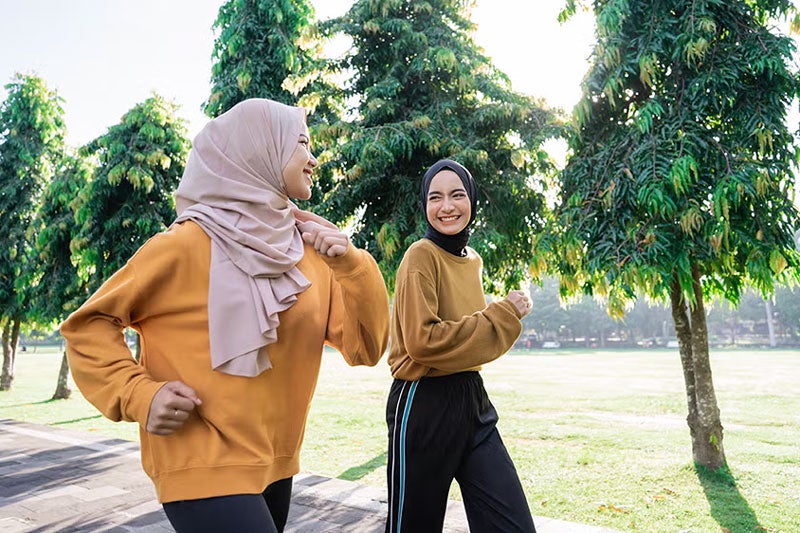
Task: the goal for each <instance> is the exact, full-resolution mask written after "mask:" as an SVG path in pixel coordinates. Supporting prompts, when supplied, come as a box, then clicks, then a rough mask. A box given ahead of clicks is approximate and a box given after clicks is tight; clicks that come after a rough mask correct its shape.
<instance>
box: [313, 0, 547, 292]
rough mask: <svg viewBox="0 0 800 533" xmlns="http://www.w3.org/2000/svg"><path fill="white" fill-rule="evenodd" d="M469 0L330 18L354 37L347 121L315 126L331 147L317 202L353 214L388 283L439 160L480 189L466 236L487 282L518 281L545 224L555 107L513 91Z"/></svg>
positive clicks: (403, 4)
mask: <svg viewBox="0 0 800 533" xmlns="http://www.w3.org/2000/svg"><path fill="white" fill-rule="evenodd" d="M474 3H475V2H474V1H463V0H432V1H421V0H418V1H400V0H359V1H357V2H355V3H354V4H353V6H352V7H351V8H350V10H349V11H348V13H347V14H345V15H344V16H343V17H341V18H339V19H335V20H334V21H331V22H330V28H326V29H330V31H332V32H334V33H336V32H339V33H343V34H345V35H347V36H349V37H350V38H352V41H353V47H352V49H351V51H350V52H349V53H348V54H347V56H346V57H345V58H344V60H343V63H342V65H343V67H345V68H346V69H348V70H347V73H348V75H349V76H350V78H349V79H350V82H349V84H348V86H347V87H346V95H347V96H349V97H350V99H351V100H350V101H354V102H356V103H355V108H354V109H351V110H350V116H353V117H354V118H353V120H351V121H349V122H345V121H341V122H338V123H335V124H332V125H330V126H324V125H323V126H320V127H319V128H318V129H317V130H316V133H317V137H318V138H321V139H322V142H323V143H324V144H325V145H326V146H335V147H336V148H335V151H334V153H332V154H331V157H332V160H331V166H332V167H333V168H334V173H335V179H334V181H333V183H332V186H331V188H330V190H328V191H324V194H323V198H322V203H321V208H322V209H323V210H324V211H325V214H326V215H328V216H329V217H330V218H331V219H333V220H335V221H337V222H343V223H352V224H353V225H354V227H355V228H356V231H355V234H354V236H353V239H354V241H355V242H356V243H357V244H358V245H359V246H363V247H365V248H367V249H369V250H370V251H371V252H372V254H373V255H374V256H375V257H376V259H377V260H378V263H379V265H380V267H381V269H382V271H383V273H384V276H385V277H386V278H387V280H388V284H389V286H390V288H391V287H392V286H393V279H394V272H395V270H396V268H397V266H398V264H399V262H400V259H401V258H402V255H403V251H404V250H405V249H406V248H407V247H408V246H409V245H410V244H411V242H412V241H413V240H415V239H416V238H418V237H419V236H420V235H421V234H422V233H423V231H422V230H423V228H424V223H423V220H422V219H423V217H421V216H420V213H419V184H420V180H421V178H422V175H423V174H424V172H425V170H426V169H427V167H429V166H430V165H431V164H433V163H434V162H436V161H437V160H439V159H442V158H452V159H455V160H457V161H459V162H460V163H462V164H464V165H465V166H466V167H467V168H469V169H470V170H471V172H472V173H473V175H474V176H475V177H476V180H477V183H478V187H479V189H480V198H479V208H480V209H481V211H482V213H481V214H480V215H479V218H478V220H477V223H476V225H475V226H474V231H473V234H474V236H473V239H472V240H471V245H472V246H474V247H475V248H476V249H477V250H478V251H479V253H481V255H482V256H483V259H484V264H485V271H486V272H490V273H491V274H492V276H493V279H494V280H499V281H498V282H497V285H495V284H494V283H493V282H492V280H490V279H488V278H485V280H484V281H485V282H486V285H487V289H488V290H489V291H491V292H496V291H497V290H498V289H500V288H506V289H507V288H509V287H517V286H520V285H521V284H522V282H523V280H524V279H526V278H527V277H528V276H527V263H528V259H529V257H530V254H531V252H530V250H531V244H532V239H531V235H532V232H535V231H537V230H538V229H539V228H541V227H542V225H543V221H544V216H545V215H544V202H543V195H542V192H543V190H544V189H545V188H546V184H545V182H544V181H543V179H542V175H543V174H544V173H546V172H548V171H550V170H552V166H551V162H550V159H549V157H548V156H547V154H546V153H545V152H544V150H542V148H541V145H542V142H543V141H544V140H545V139H547V138H549V137H551V136H554V135H555V134H556V128H555V127H554V114H553V112H552V111H550V110H548V109H545V107H544V106H543V105H542V104H541V103H539V102H537V101H536V100H534V99H533V98H531V97H527V96H523V95H520V94H517V93H515V92H513V91H512V90H511V87H510V82H509V80H508V78H507V76H505V75H504V74H503V73H501V72H499V71H498V70H497V69H496V68H495V67H493V66H492V64H491V62H490V60H489V59H488V58H487V57H486V56H484V55H483V54H482V51H481V50H480V49H479V48H478V47H477V45H476V44H475V43H474V41H473V40H472V37H471V34H470V33H471V32H472V30H473V28H474V25H473V24H472V23H471V22H470V20H469V14H470V12H471V9H472V7H473V5H474Z"/></svg>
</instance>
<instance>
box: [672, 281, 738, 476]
mask: <svg viewBox="0 0 800 533" xmlns="http://www.w3.org/2000/svg"><path fill="white" fill-rule="evenodd" d="M692 288H693V291H694V297H695V302H694V305H693V306H691V309H690V310H687V306H686V300H685V299H684V296H683V292H682V291H681V289H680V285H679V284H678V280H677V277H675V278H673V282H672V287H671V293H672V294H671V300H672V318H673V320H674V322H675V333H676V335H677V337H678V349H679V352H680V356H681V364H682V366H683V377H684V383H685V385H686V401H687V405H688V415H687V417H686V422H687V424H688V425H689V434H690V435H691V439H692V456H693V458H694V462H695V464H697V465H700V466H703V467H705V468H707V469H709V470H712V471H716V470H719V469H720V468H722V467H724V466H726V460H725V451H724V448H723V446H722V423H721V421H720V413H719V407H718V405H717V397H716V393H715V392H714V382H713V377H712V373H711V362H710V360H709V355H708V325H707V323H706V314H705V307H704V305H703V292H702V287H701V285H700V271H699V269H698V268H697V267H696V266H693V267H692Z"/></svg>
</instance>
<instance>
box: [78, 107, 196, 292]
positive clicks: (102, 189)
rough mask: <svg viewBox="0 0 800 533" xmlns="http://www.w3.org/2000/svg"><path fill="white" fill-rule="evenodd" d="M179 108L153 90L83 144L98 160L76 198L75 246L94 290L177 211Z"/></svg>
mask: <svg viewBox="0 0 800 533" xmlns="http://www.w3.org/2000/svg"><path fill="white" fill-rule="evenodd" d="M176 111H177V109H176V105H175V104H174V103H172V102H169V101H167V100H165V99H164V98H162V97H160V96H158V95H156V94H154V95H153V96H151V97H150V98H148V99H147V100H145V101H144V102H142V103H140V104H137V105H135V106H134V107H133V108H132V109H131V110H130V111H128V112H127V113H126V114H125V116H123V117H122V122H121V123H120V124H117V125H115V126H112V127H111V128H109V130H108V132H107V133H106V134H105V135H102V136H100V137H98V138H97V139H95V140H93V141H92V142H91V143H89V144H88V145H87V146H85V147H84V148H83V151H84V153H85V155H87V156H92V157H95V158H96V159H97V163H98V166H97V169H96V171H95V173H94V176H93V179H92V180H91V181H90V183H89V184H88V186H87V187H85V188H84V189H83V191H82V192H81V194H80V196H79V197H78V198H77V199H76V200H75V201H76V202H77V203H76V208H77V213H76V222H77V224H78V226H79V229H78V234H77V236H76V237H75V238H74V239H73V241H72V251H73V253H74V254H76V256H77V257H78V258H79V262H80V267H81V268H85V269H87V270H88V271H89V272H90V279H89V285H90V287H89V288H90V289H91V290H94V289H96V288H97V287H98V286H99V285H100V284H101V283H102V282H103V281H105V280H106V279H107V278H108V277H109V276H110V275H111V274H113V273H114V272H115V271H116V270H118V269H119V268H120V267H121V266H122V265H123V264H125V262H126V261H127V260H128V258H129V257H130V256H131V255H133V253H134V252H135V251H136V250H137V249H138V248H139V247H140V246H141V245H142V244H143V243H144V242H145V240H147V239H148V238H150V237H151V236H152V235H154V234H155V233H157V232H159V231H162V230H163V229H164V228H165V227H166V225H168V224H169V223H171V222H172V220H174V218H175V204H174V199H173V197H172V193H173V192H174V190H175V189H176V188H177V186H178V182H179V181H180V177H181V175H182V173H183V169H184V166H185V165H186V156H187V153H188V150H189V141H188V139H187V138H186V128H185V126H184V121H183V119H179V118H177V117H176V115H175V113H176Z"/></svg>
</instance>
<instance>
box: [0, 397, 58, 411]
mask: <svg viewBox="0 0 800 533" xmlns="http://www.w3.org/2000/svg"><path fill="white" fill-rule="evenodd" d="M57 401H58V400H54V399H52V398H50V399H48V400H41V401H39V402H27V403H15V404H13V405H0V408H2V409H10V408H12V407H30V406H31V405H44V404H46V403H53V402H57Z"/></svg>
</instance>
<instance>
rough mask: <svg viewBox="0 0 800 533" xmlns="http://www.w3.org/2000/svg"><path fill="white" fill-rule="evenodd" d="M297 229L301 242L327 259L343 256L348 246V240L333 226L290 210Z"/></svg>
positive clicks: (306, 213) (308, 214)
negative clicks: (300, 235)
mask: <svg viewBox="0 0 800 533" xmlns="http://www.w3.org/2000/svg"><path fill="white" fill-rule="evenodd" d="M292 214H294V218H295V220H297V227H298V229H300V233H301V234H302V236H303V240H304V241H305V242H307V243H308V244H310V245H312V246H313V247H314V249H315V250H316V251H317V252H318V253H320V254H323V255H327V256H328V257H337V256H340V255H344V253H345V252H346V251H347V248H348V246H350V239H349V238H348V237H347V235H345V234H344V233H342V232H341V231H339V228H337V227H336V225H335V224H333V223H332V222H329V221H328V220H325V219H324V218H322V217H321V216H319V215H316V214H314V213H312V212H310V211H303V210H302V209H296V208H295V209H292Z"/></svg>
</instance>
